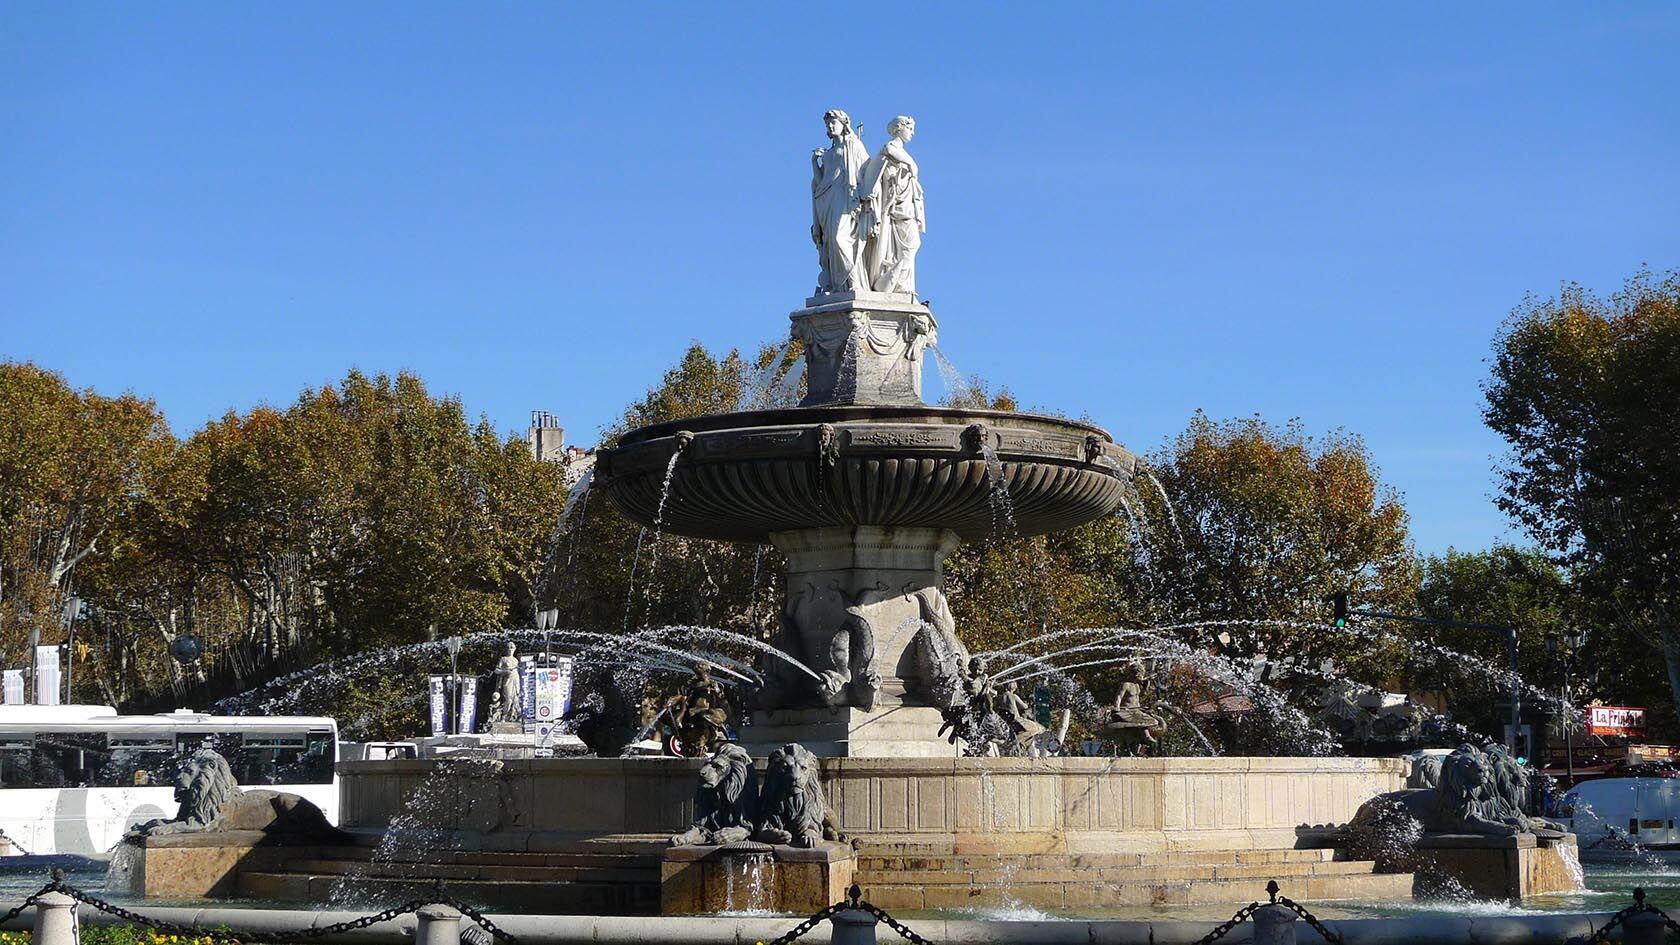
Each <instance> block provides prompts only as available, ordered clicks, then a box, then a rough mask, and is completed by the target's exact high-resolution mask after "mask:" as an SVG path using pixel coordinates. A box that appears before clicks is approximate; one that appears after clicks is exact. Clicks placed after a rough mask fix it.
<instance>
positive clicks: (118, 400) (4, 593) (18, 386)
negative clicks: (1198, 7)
mask: <svg viewBox="0 0 1680 945" xmlns="http://www.w3.org/2000/svg"><path fill="white" fill-rule="evenodd" d="M173 447H174V438H173V437H172V436H171V435H170V433H169V429H168V427H167V426H166V425H165V424H164V421H163V417H162V415H161V414H159V413H158V410H157V407H156V406H155V405H154V404H153V403H152V402H151V401H148V400H143V399H141V398H139V397H135V396H134V395H132V394H123V395H121V396H118V397H105V396H102V395H100V394H97V393H95V392H93V391H91V390H81V391H78V390H74V389H72V388H71V387H70V386H69V385H68V384H66V383H65V381H64V378H63V377H61V376H60V375H58V374H56V373H53V372H51V371H46V370H43V369H41V368H39V367H36V366H35V365H33V364H28V363H11V362H7V363H0V631H3V633H4V637H3V641H4V647H5V652H6V653H8V654H12V656H10V657H9V659H10V660H12V661H14V662H15V663H21V662H24V661H25V660H27V659H28V658H29V654H27V653H25V652H23V640H24V639H25V637H26V635H27V634H28V632H29V630H31V629H34V630H37V631H40V633H41V639H43V640H44V641H46V642H52V641H54V640H57V639H60V638H61V637H62V628H61V626H60V623H59V620H60V616H59V615H60V613H61V611H62V607H63V603H64V600H65V598H66V597H67V596H69V594H70V593H71V591H72V589H73V588H75V587H76V586H77V584H76V579H77V573H78V570H79V569H80V568H82V567H83V566H84V565H85V564H87V562H89V561H90V560H92V559H94V558H95V557H96V556H98V555H100V554H103V553H105V552H106V551H107V550H108V549H109V548H110V546H111V545H112V539H111V536H112V532H113V530H115V529H118V528H120V527H121V523H122V522H123V521H124V520H125V518H127V517H129V516H131V515H132V513H133V512H134V510H135V507H136V505H137V504H138V503H140V502H143V501H144V499H145V496H146V494H147V490H148V488H149V485H150V477H151V476H152V474H153V472H154V471H155V469H156V468H157V467H158V465H159V464H160V463H161V462H163V461H164V459H165V458H166V457H167V456H168V455H169V453H170V451H171V450H172V449H173Z"/></svg>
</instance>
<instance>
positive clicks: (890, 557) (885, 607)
mask: <svg viewBox="0 0 1680 945" xmlns="http://www.w3.org/2000/svg"><path fill="white" fill-rule="evenodd" d="M770 540H771V541H772V542H774V543H775V545H776V547H777V548H778V549H780V550H781V552H782V553H783V554H784V555H787V559H788V564H787V601H788V602H787V612H788V615H789V616H790V617H791V618H792V619H793V623H794V625H795V627H796V628H797V630H798V636H799V639H798V644H797V645H798V647H799V650H800V652H799V653H796V654H795V655H796V656H798V657H799V658H800V659H801V660H802V661H803V662H804V663H805V664H806V665H807V666H810V667H811V668H812V669H813V670H816V671H817V672H823V671H825V670H835V671H840V672H841V673H842V674H844V673H845V671H846V669H847V668H846V667H844V666H836V665H834V662H833V660H832V659H831V654H832V652H833V647H834V640H835V635H836V634H837V633H839V632H840V631H841V629H842V624H843V622H845V621H846V619H847V616H848V614H847V610H848V608H850V609H852V610H853V611H854V612H855V613H857V614H859V615H861V616H862V618H863V619H864V620H866V621H867V622H868V625H869V628H870V630H871V631H872V634H873V637H874V641H873V645H874V650H875V658H874V659H873V660H872V661H871V662H870V666H871V668H872V669H873V670H874V671H875V672H876V673H877V674H878V675H879V676H880V678H881V683H882V686H881V692H880V695H879V698H878V704H879V705H881V706H885V707H890V706H895V705H901V704H903V703H904V702H905V699H904V695H905V691H906V689H907V688H910V689H914V688H915V687H914V685H913V684H909V683H913V681H914V680H913V679H907V677H911V676H913V667H912V660H910V659H907V658H906V656H905V651H906V650H908V649H909V648H910V644H911V643H912V642H913V641H914V640H915V637H916V633H915V626H914V622H915V621H916V620H918V619H920V617H921V613H922V609H921V608H922V605H921V602H920V601H919V599H918V598H917V597H916V594H917V592H922V591H925V592H929V593H933V594H937V595H940V596H941V598H942V597H943V595H944V590H943V587H944V583H945V575H944V565H945V558H946V556H947V555H949V554H950V553H951V552H952V551H955V550H956V548H957V544H958V542H959V539H958V537H957V533H956V532H954V531H951V530H950V529H947V528H918V527H912V526H900V527H889V526H880V525H858V526H853V527H837V528H812V529H802V530H800V531H788V532H775V533H773V534H772V535H771V536H770ZM907 684H908V685H907Z"/></svg>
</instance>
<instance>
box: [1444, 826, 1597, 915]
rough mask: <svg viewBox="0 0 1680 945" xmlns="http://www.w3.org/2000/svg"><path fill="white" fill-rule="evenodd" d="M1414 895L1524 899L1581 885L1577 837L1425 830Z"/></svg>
mask: <svg viewBox="0 0 1680 945" xmlns="http://www.w3.org/2000/svg"><path fill="white" fill-rule="evenodd" d="M1412 865H1413V867H1414V869H1413V876H1414V881H1413V886H1412V891H1413V894H1414V895H1416V896H1419V897H1436V896H1445V897H1461V896H1464V895H1466V894H1468V895H1469V896H1470V898H1473V899H1506V900H1513V901H1514V900H1520V899H1522V898H1524V897H1526V896H1541V895H1545V894H1547V893H1557V892H1569V891H1572V890H1576V889H1580V888H1581V866H1580V858H1579V857H1578V856H1577V855H1576V849H1575V835H1574V834H1564V835H1562V836H1561V837H1558V838H1538V837H1536V836H1535V835H1534V834H1531V833H1523V834H1517V835H1516V836H1513V837H1490V836H1484V835H1481V834H1425V835H1424V836H1423V837H1422V838H1421V839H1419V840H1418V842H1417V853H1416V855H1415V857H1414V859H1413V861H1412Z"/></svg>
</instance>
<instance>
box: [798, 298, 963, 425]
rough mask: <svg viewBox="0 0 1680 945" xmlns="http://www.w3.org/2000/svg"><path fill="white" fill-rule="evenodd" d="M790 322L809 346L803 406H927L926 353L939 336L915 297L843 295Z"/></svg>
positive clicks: (815, 303) (816, 302) (809, 305)
mask: <svg viewBox="0 0 1680 945" xmlns="http://www.w3.org/2000/svg"><path fill="white" fill-rule="evenodd" d="M788 317H789V318H790V319H791V320H792V322H793V324H792V326H791V334H792V336H793V337H794V338H797V339H799V340H800V341H801V342H804V344H805V365H806V369H805V379H806V388H807V390H808V391H809V393H808V394H807V395H806V396H805V399H804V400H802V401H800V402H799V406H801V407H812V406H817V405H820V404H885V405H906V406H908V405H917V406H919V405H920V404H921V403H922V352H923V351H924V350H925V349H926V348H927V346H928V345H930V344H932V343H933V342H934V340H935V339H936V337H937V335H936V325H935V323H934V320H933V313H932V312H930V311H928V307H927V306H926V305H923V304H922V303H920V302H917V301H916V297H915V296H914V295H911V294H909V293H898V292H891V293H876V292H837V293H833V294H830V295H822V296H817V297H815V298H811V299H808V300H807V301H806V307H805V308H802V309H799V310H798V311H795V312H794V313H792V314H791V315H789V316H788Z"/></svg>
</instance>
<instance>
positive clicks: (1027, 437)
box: [595, 405, 1139, 542]
mask: <svg viewBox="0 0 1680 945" xmlns="http://www.w3.org/2000/svg"><path fill="white" fill-rule="evenodd" d="M982 447H990V450H991V451H992V452H993V453H994V455H995V456H996V458H997V460H998V462H999V463H1000V464H1001V468H1002V470H1003V477H1004V479H1005V481H1006V482H1007V483H1008V487H1009V494H1010V499H1011V506H1012V509H1011V512H1012V517H1013V519H1014V529H1013V532H1014V533H1015V534H1019V535H1037V534H1043V533H1046V532H1052V531H1058V530H1061V529H1066V528H1072V527H1075V526H1077V525H1080V524H1083V523H1085V522H1088V521H1091V520H1093V519H1096V518H1099V517H1101V516H1103V515H1108V514H1112V513H1113V512H1114V511H1115V510H1116V509H1117V508H1118V507H1119V505H1120V501H1121V496H1122V494H1123V493H1124V492H1125V490H1126V489H1128V488H1130V486H1129V484H1128V481H1127V480H1129V479H1130V478H1131V477H1132V476H1133V475H1134V474H1135V473H1136V472H1137V470H1138V465H1139V462H1138V459H1137V457H1135V456H1134V455H1132V453H1130V452H1129V451H1127V450H1126V449H1124V448H1123V447H1121V446H1118V445H1117V444H1115V443H1114V441H1113V438H1112V437H1110V436H1109V435H1108V433H1107V432H1106V431H1104V430H1102V429H1101V428H1100V427H1096V426H1093V425H1091V424H1088V423H1082V422H1079V421H1076V420H1067V419H1064V418H1061V417H1049V416H1043V415H1038V414H1028V413H1011V412H1006V411H997V410H968V409H959V408H949V407H927V406H861V405H853V406H823V407H792V408H783V409H776V410H757V411H746V412H741V413H727V414H711V415H707V416H702V417H693V418H688V419H684V420H677V421H671V422H666V423H659V424H652V425H649V426H646V427H640V428H638V429H635V430H631V431H630V432H628V433H626V434H625V435H624V436H623V437H622V438H620V440H619V442H618V443H617V444H616V445H614V446H612V447H607V448H603V449H602V450H601V451H600V452H599V454H598V458H597V464H596V468H595V484H596V485H598V486H601V487H602V488H603V489H604V490H605V491H606V492H607V493H608V494H609V495H610V496H611V497H612V499H613V502H614V504H616V505H617V506H618V507H619V508H620V509H622V510H623V511H624V512H625V514H627V515H628V516H629V517H630V518H632V519H633V520H635V521H638V522H640V523H641V524H644V525H652V524H653V523H654V520H655V518H656V517H657V516H659V505H660V495H661V491H662V486H663V484H664V479H665V473H666V470H667V468H668V467H669V464H670V461H671V457H672V456H673V455H674V454H676V453H678V452H680V453H681V454H682V455H681V458H680V459H679V460H678V461H677V464H676V467H675V470H674V472H673V476H672V484H671V494H670V496H669V497H668V498H667V500H666V502H665V509H664V514H663V517H662V519H661V527H662V529H663V530H664V531H668V532H671V533H674V534H680V535H687V536H691V537H696V538H713V539H725V540H734V541H749V542H763V541H767V540H769V539H770V536H771V535H772V534H773V533H775V532H785V531H800V530H805V529H813V528H832V527H851V526H859V525H874V526H883V527H920V528H947V529H951V530H953V531H955V532H957V533H958V534H959V535H961V536H962V537H963V538H965V539H970V540H977V539H983V538H985V537H987V536H988V535H991V534H993V533H994V532H996V531H997V530H998V528H999V523H998V521H997V510H996V508H995V507H994V504H993V501H992V483H991V481H990V480H989V478H988V475H987V469H986V466H987V460H986V457H985V455H984V453H983V452H982Z"/></svg>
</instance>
